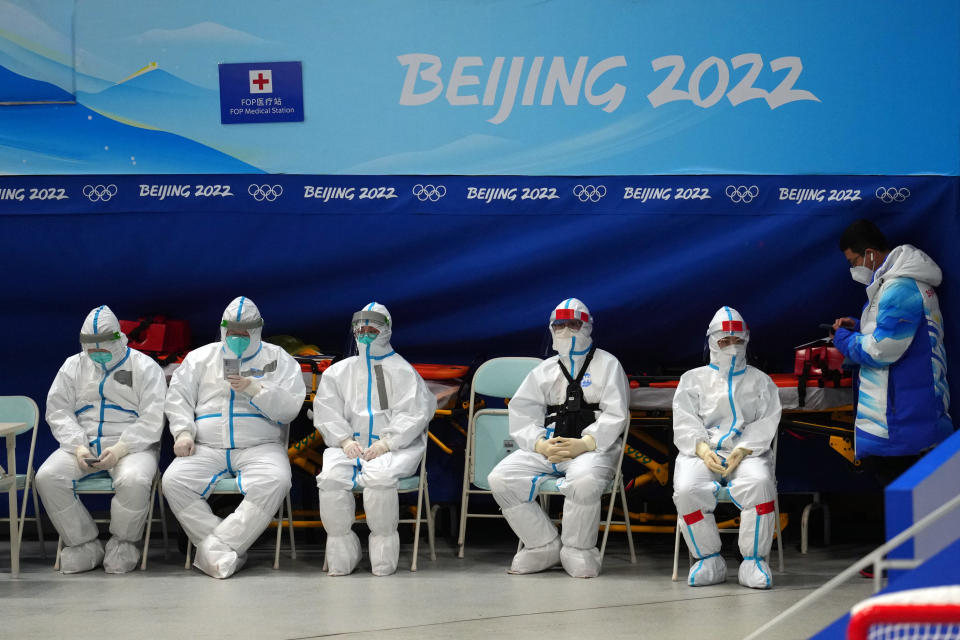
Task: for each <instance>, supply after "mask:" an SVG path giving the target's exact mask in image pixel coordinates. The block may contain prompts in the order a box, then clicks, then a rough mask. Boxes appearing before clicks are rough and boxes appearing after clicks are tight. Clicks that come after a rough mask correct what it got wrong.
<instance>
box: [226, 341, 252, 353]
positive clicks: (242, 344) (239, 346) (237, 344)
mask: <svg viewBox="0 0 960 640" xmlns="http://www.w3.org/2000/svg"><path fill="white" fill-rule="evenodd" d="M226 343H227V348H228V349H230V351H233V352H234V353H235V354H237V357H238V358H239V357H240V356H241V355H242V354H243V352H244V351H246V350H247V347H249V346H250V338H248V337H247V336H227V340H226Z"/></svg>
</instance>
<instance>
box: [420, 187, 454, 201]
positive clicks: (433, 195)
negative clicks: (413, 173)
mask: <svg viewBox="0 0 960 640" xmlns="http://www.w3.org/2000/svg"><path fill="white" fill-rule="evenodd" d="M412 193H413V197H415V198H416V199H417V200H419V201H420V202H426V201H427V200H429V201H430V202H436V201H437V200H439V199H440V198H442V197H443V196H445V195H447V188H446V187H445V186H443V185H442V184H438V185H437V186H433V185H432V184H415V185H413V191H412Z"/></svg>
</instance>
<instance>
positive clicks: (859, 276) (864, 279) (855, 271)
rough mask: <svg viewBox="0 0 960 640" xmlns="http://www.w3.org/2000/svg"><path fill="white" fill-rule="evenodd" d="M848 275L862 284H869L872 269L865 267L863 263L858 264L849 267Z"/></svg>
mask: <svg viewBox="0 0 960 640" xmlns="http://www.w3.org/2000/svg"><path fill="white" fill-rule="evenodd" d="M850 277H851V278H853V280H854V282H859V283H860V284H862V285H865V286H870V284H871V283H872V282H873V269H867V268H866V267H865V266H863V265H860V266H859V267H850Z"/></svg>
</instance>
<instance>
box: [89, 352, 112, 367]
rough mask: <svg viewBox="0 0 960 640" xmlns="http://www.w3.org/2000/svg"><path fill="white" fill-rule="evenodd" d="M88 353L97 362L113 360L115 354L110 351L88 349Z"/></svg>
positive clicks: (105, 362) (102, 362)
mask: <svg viewBox="0 0 960 640" xmlns="http://www.w3.org/2000/svg"><path fill="white" fill-rule="evenodd" d="M87 355H88V356H90V359H91V360H93V361H94V362H96V363H97V364H107V363H108V362H110V361H111V360H113V354H112V353H110V352H109V351H88V352H87Z"/></svg>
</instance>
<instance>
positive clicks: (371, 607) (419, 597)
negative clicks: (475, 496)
mask: <svg viewBox="0 0 960 640" xmlns="http://www.w3.org/2000/svg"><path fill="white" fill-rule="evenodd" d="M271 539H272V538H271ZM361 539H363V538H361ZM424 539H425V536H424ZM364 542H365V541H364ZM154 544H155V546H154V547H153V548H152V549H151V553H150V559H149V561H150V563H149V566H148V567H147V571H145V572H141V571H139V570H138V571H135V572H133V573H130V574H127V575H123V576H112V575H106V574H104V573H103V572H102V571H101V570H97V571H93V572H90V573H86V574H79V575H60V574H58V573H57V572H55V571H54V570H53V568H52V565H53V558H52V555H51V557H50V560H49V562H43V561H42V560H41V559H40V557H39V548H38V545H37V543H35V542H28V543H26V545H25V549H24V551H23V560H22V574H21V576H20V577H19V578H17V579H12V578H10V576H9V573H6V572H7V571H9V560H8V559H9V548H8V547H7V544H6V543H5V542H0V628H2V629H3V632H2V633H0V636H2V637H5V638H75V639H84V638H91V639H94V638H96V639H98V640H99V639H101V638H104V637H116V638H131V639H139V638H144V639H148V638H149V639H156V638H182V639H183V640H186V639H188V638H189V639H191V640H192V639H194V638H225V637H232V638H258V639H260V638H263V639H277V640H280V639H282V640H289V639H294V638H296V639H302V638H329V637H341V636H343V637H350V638H357V639H371V640H381V639H386V638H390V639H391V640H394V639H399V640H403V639H407V638H409V639H411V640H412V639H414V638H415V639H417V640H430V639H434V638H462V639H470V638H483V639H484V640H489V639H490V638H493V637H507V638H527V637H538V636H540V637H544V636H547V635H549V637H550V638H551V640H563V639H567V638H569V639H576V640H585V639H588V638H638V637H643V638H671V639H673V638H685V637H695V638H698V639H699V640H713V639H725V638H742V637H743V636H745V635H746V634H748V633H749V632H751V631H752V630H754V629H755V628H757V627H758V626H760V625H761V624H763V623H764V622H765V621H767V620H769V619H770V618H771V617H773V616H774V615H775V614H777V613H779V612H780V611H782V610H784V609H785V608H787V607H788V606H790V605H791V604H793V603H794V602H796V601H797V600H799V599H800V598H802V597H803V596H804V595H806V594H807V593H810V592H811V591H812V590H813V589H815V588H816V587H817V586H819V585H821V584H823V583H824V582H826V581H827V580H828V579H830V578H831V577H832V576H834V575H836V574H837V573H839V572H840V571H841V570H842V569H844V568H846V567H847V566H849V565H850V564H851V563H852V562H853V561H854V560H856V559H858V558H860V557H861V556H862V555H863V554H865V553H866V552H868V551H870V549H869V548H866V547H863V546H849V545H846V546H844V545H835V546H833V547H830V548H828V549H822V548H821V549H812V550H811V552H810V553H809V554H808V555H806V556H801V555H800V554H799V553H798V552H797V551H796V550H795V547H794V545H793V544H792V543H791V544H788V545H787V547H786V548H785V551H786V567H787V571H786V572H785V573H779V572H775V573H774V588H773V589H772V590H771V591H754V590H750V589H746V588H744V587H741V586H740V585H739V584H738V583H737V577H736V575H737V561H736V557H735V553H736V551H735V543H734V541H733V540H732V539H730V538H726V537H725V538H724V555H725V556H726V558H727V564H728V569H729V578H728V581H727V582H726V583H725V584H721V585H716V586H713V587H703V588H691V587H688V586H686V585H685V584H684V583H683V582H676V583H675V582H672V581H671V580H670V574H671V566H672V565H671V563H672V551H673V546H672V536H669V537H668V536H663V535H659V536H658V535H644V536H639V535H638V536H637V545H638V551H639V557H638V561H637V564H636V565H631V564H630V561H629V555H628V553H627V549H626V544H625V542H624V537H623V535H622V534H611V545H610V547H609V548H608V551H607V556H606V558H605V560H604V567H603V574H602V575H601V576H600V577H599V578H597V579H593V580H577V579H573V578H568V577H567V575H566V574H565V573H564V572H563V571H562V570H561V569H556V570H553V571H549V572H546V573H543V574H538V575H531V576H511V575H508V574H507V573H506V568H507V566H508V565H509V563H510V558H511V556H512V553H513V551H514V547H512V546H511V545H510V544H509V543H506V544H504V543H499V544H497V545H496V546H492V545H488V546H484V545H482V544H477V543H475V544H473V545H472V546H468V548H467V554H466V558H465V559H463V560H459V559H457V558H456V554H455V550H454V547H453V546H452V545H451V544H450V542H449V541H447V540H438V541H437V544H438V548H437V560H436V562H431V561H430V559H429V557H428V556H427V554H426V553H425V552H422V555H421V560H420V567H419V568H420V570H419V571H418V572H417V573H411V572H410V571H409V570H408V568H409V560H410V553H411V545H404V546H403V548H402V549H401V558H400V561H401V569H400V571H398V572H397V574H396V575H394V576H390V577H385V578H376V577H373V576H372V575H371V574H370V573H369V564H367V563H366V558H365V559H364V561H362V562H361V565H360V570H359V571H357V572H356V573H354V574H353V575H351V576H346V577H339V578H331V577H328V576H326V575H325V574H324V573H322V572H321V567H322V565H323V554H322V551H321V549H320V548H319V547H318V545H313V546H312V547H310V546H307V547H305V548H304V547H303V546H301V548H300V549H298V559H297V560H295V561H294V560H291V559H290V557H289V555H285V556H281V568H280V570H278V571H274V570H273V568H272V564H273V547H272V546H271V545H269V543H268V542H267V538H266V537H265V538H263V539H261V541H260V543H259V544H258V545H257V546H256V547H255V548H254V549H252V550H251V553H250V560H249V561H248V563H247V566H246V567H245V568H244V569H243V570H242V571H241V572H239V573H238V574H237V575H235V576H234V577H232V578H230V579H229V580H222V581H221V580H214V579H212V578H208V577H206V576H205V575H203V574H201V573H200V572H199V571H197V570H196V569H192V570H190V571H186V570H184V569H183V557H182V556H181V555H180V554H179V553H178V552H177V550H176V544H175V542H173V541H171V546H170V550H169V555H168V557H167V559H166V560H164V558H163V548H162V542H160V541H159V538H156V539H155V542H154ZM54 547H55V543H54V544H50V543H49V542H48V543H47V548H48V552H50V551H53V550H54ZM685 568H686V558H682V560H681V569H682V576H681V578H682V577H683V576H685V575H686V570H685ZM870 593H871V583H870V581H868V580H862V579H858V580H856V581H851V582H849V583H848V584H846V585H845V586H844V587H842V588H841V589H839V590H838V591H836V592H834V594H833V595H831V596H829V597H828V598H826V599H824V600H822V601H821V602H819V603H818V604H817V605H816V606H815V607H814V608H811V609H809V610H807V611H805V612H803V613H801V614H800V615H798V616H795V617H794V618H793V619H791V620H789V621H788V622H787V623H785V624H783V625H781V626H780V627H779V628H777V629H775V630H773V631H772V632H771V633H770V634H769V635H767V636H766V637H767V638H770V639H782V638H806V637H809V636H810V635H811V634H813V633H815V632H816V631H818V630H819V629H821V628H823V627H824V626H826V625H827V624H829V623H830V622H831V621H833V620H834V619H836V618H837V617H838V616H840V615H842V614H843V613H844V612H846V611H847V610H848V609H849V608H850V607H851V606H852V605H853V604H855V603H856V602H858V601H859V600H861V599H863V598H865V597H867V596H868V595H869V594H870Z"/></svg>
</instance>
